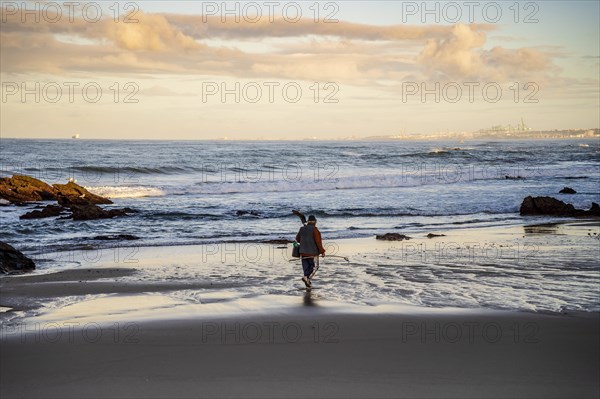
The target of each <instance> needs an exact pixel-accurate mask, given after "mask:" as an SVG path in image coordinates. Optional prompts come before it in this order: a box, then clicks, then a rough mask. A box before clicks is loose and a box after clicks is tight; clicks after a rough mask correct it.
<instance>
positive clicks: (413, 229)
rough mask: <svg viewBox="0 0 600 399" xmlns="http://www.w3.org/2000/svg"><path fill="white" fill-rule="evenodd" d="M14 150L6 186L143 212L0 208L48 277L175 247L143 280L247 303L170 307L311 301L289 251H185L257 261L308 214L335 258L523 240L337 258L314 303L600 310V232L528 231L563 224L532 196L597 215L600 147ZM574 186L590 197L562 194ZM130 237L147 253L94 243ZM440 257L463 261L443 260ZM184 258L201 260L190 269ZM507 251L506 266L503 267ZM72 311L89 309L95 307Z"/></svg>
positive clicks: (9, 232)
mask: <svg viewBox="0 0 600 399" xmlns="http://www.w3.org/2000/svg"><path fill="white" fill-rule="evenodd" d="M0 152H1V170H0V173H1V174H2V176H10V175H12V174H14V173H21V174H27V175H30V176H34V177H37V178H40V179H42V180H44V181H46V182H48V183H65V182H66V181H67V180H68V179H70V178H71V179H75V180H76V181H77V183H79V184H81V185H82V186H85V187H86V188H88V189H89V190H90V191H92V192H94V193H97V194H100V195H104V196H108V197H110V198H112V199H113V201H114V205H112V206H113V207H131V208H134V209H136V210H137V211H138V212H137V213H135V214H132V215H131V216H128V217H123V218H115V219H107V220H93V221H73V220H68V219H60V218H48V219H37V220H35V219H34V220H20V219H19V216H20V215H22V214H24V213H25V212H27V211H29V210H31V209H33V208H34V207H36V206H39V205H36V204H31V205H27V206H12V205H8V206H0V220H1V226H0V236H1V239H2V240H3V241H6V242H9V243H10V244H11V245H13V246H15V247H17V248H18V249H20V250H22V251H24V252H25V253H26V254H28V255H30V256H33V257H34V259H36V263H37V264H38V266H39V269H40V271H41V272H48V271H52V270H57V269H59V268H65V267H73V266H75V267H77V266H78V265H84V266H85V265H89V264H90V263H94V262H95V260H94V259H93V258H94V257H95V256H96V254H97V253H98V252H99V250H100V252H101V255H102V256H103V257H104V258H103V259H104V262H105V263H106V259H107V258H110V259H109V260H108V263H111V262H113V260H112V258H113V257H115V256H117V255H116V254H118V256H119V261H121V260H123V259H124V258H125V257H127V256H129V255H134V257H135V251H134V250H135V249H136V247H145V246H146V247H158V246H165V247H167V248H173V251H174V252H173V257H172V259H170V258H164V254H165V252H164V250H162V249H160V248H153V249H152V250H159V255H158V256H159V258H160V261H158V262H156V261H154V260H152V259H151V258H148V259H146V260H144V261H143V262H141V263H140V264H139V265H137V266H136V267H140V265H141V267H142V271H143V273H142V274H141V275H140V274H138V275H135V276H134V277H132V278H131V279H132V281H142V280H148V281H152V280H157V281H166V280H169V281H180V282H181V283H183V284H186V283H188V282H190V281H205V280H206V279H208V280H210V281H214V282H216V283H222V282H227V284H230V285H231V284H233V285H235V287H236V288H235V290H233V291H232V292H234V294H231V292H228V291H227V290H225V291H223V290H219V289H218V288H215V290H214V291H215V292H208V293H207V292H206V290H203V291H197V290H191V291H190V290H183V291H175V292H173V293H171V294H169V295H171V296H173V297H174V298H175V299H177V300H185V301H187V302H190V301H191V302H194V301H195V302H197V303H205V302H206V301H209V302H210V301H214V300H217V299H215V298H221V297H224V298H225V299H218V300H223V301H230V300H233V299H236V298H248V297H254V296H258V295H264V294H269V295H298V291H297V289H298V286H299V285H301V283H300V280H299V277H298V276H300V266H299V265H298V264H294V263H290V262H288V261H287V259H286V258H287V257H288V256H287V251H288V250H287V249H281V248H275V247H273V250H274V251H279V252H277V253H278V257H272V258H269V260H268V261H267V262H264V261H259V262H253V261H249V262H246V259H244V261H243V262H240V261H237V260H236V259H235V257H234V259H231V256H229V257H228V258H227V259H224V260H219V259H217V261H214V259H213V260H212V261H210V259H208V260H209V261H200V262H198V261H197V259H198V256H199V255H198V253H196V252H197V250H195V249H194V247H188V246H187V245H190V244H210V245H207V246H205V247H206V248H216V247H220V248H221V249H223V248H225V247H224V245H226V244H227V243H237V245H238V246H239V248H245V247H244V245H249V244H252V243H256V242H262V241H265V240H269V239H277V238H287V239H293V238H294V236H295V233H296V232H297V230H298V228H299V226H300V222H299V220H298V218H297V217H296V216H294V215H292V214H291V210H292V209H299V210H301V211H303V212H305V213H306V214H307V215H308V214H314V215H316V217H317V218H318V220H319V222H318V225H319V228H320V230H321V231H322V234H323V237H324V240H325V243H326V244H327V245H329V244H335V243H336V242H340V243H342V242H343V240H342V241H340V239H344V238H360V237H372V236H373V235H375V234H381V233H386V232H399V233H404V234H407V235H411V236H413V237H423V236H425V235H426V234H427V233H429V232H437V233H446V234H447V235H448V236H451V237H452V236H453V235H452V232H453V231H454V232H456V234H455V235H454V237H457V236H462V237H465V236H469V234H468V232H474V233H472V234H471V236H473V237H474V239H475V240H477V231H479V230H478V228H481V227H491V226H502V227H504V228H505V230H506V231H513V233H514V232H515V231H518V233H517V234H513V235H512V236H510V237H509V238H508V239H500V241H498V242H487V241H486V242H483V241H481V242H479V243H478V245H479V249H478V250H479V252H478V255H477V256H475V257H471V256H470V255H469V254H471V253H472V250H473V248H470V247H469V244H467V245H466V246H465V245H464V243H463V244H459V246H462V248H460V249H459V250H456V248H455V247H452V245H456V243H450V244H448V243H445V242H444V241H436V240H431V241H427V243H426V245H427V248H423V249H422V250H421V249H419V250H417V251H415V248H414V247H410V245H413V244H412V243H413V242H414V241H410V242H409V243H404V242H403V243H394V244H391V245H389V246H386V247H384V248H383V249H382V250H377V251H373V250H372V249H371V250H368V249H367V250H366V251H363V252H361V253H360V256H356V257H355V258H353V259H351V260H350V262H349V263H346V262H344V261H343V260H341V259H339V258H326V260H323V261H322V262H323V266H322V267H323V270H322V271H321V272H320V273H319V277H318V279H317V280H318V281H317V282H316V284H318V286H319V287H320V288H321V291H319V290H315V293H314V294H313V299H316V300H318V299H319V298H321V299H323V300H337V301H341V302H348V303H355V304H361V305H365V304H366V305H368V304H378V303H379V304H381V303H405V304H413V305H419V306H429V307H445V306H453V307H478V308H482V307H483V308H500V309H517V310H526V311H549V312H561V311H564V310H583V311H600V297H599V296H598V285H599V284H600V278H599V277H598V276H599V274H598V273H599V272H600V266H599V264H598V257H599V256H600V243H599V241H598V239H597V237H594V236H590V234H598V228H597V226H595V227H590V228H587V227H583V228H576V231H577V234H566V233H565V232H567V230H569V227H560V228H557V227H556V226H554V227H552V226H551V225H547V226H546V227H540V228H538V227H527V226H528V225H540V224H544V223H551V222H554V221H559V220H561V218H550V217H521V216H519V206H520V204H521V202H522V200H523V198H524V197H525V196H528V195H533V196H542V195H548V196H553V197H556V198H559V199H562V200H564V201H566V202H569V203H572V204H574V205H575V206H576V207H579V208H586V209H587V208H589V207H590V206H591V203H592V202H598V203H600V173H599V172H600V143H599V141H598V140H570V141H519V142H506V141H500V142H489V141H486V142H477V141H472V142H466V143H456V142H448V143H443V142H242V141H239V142H236V141H195V142H193V141H189V142H185V141H103V140H10V139H2V140H0ZM564 186H569V187H572V188H574V189H575V190H577V192H578V193H577V194H576V195H562V194H558V191H559V190H560V189H561V188H563V187H564ZM107 207H110V206H107ZM515 229H516V230H515ZM577 229H579V230H577ZM540 233H542V234H540ZM118 234H131V235H135V236H137V237H139V239H138V240H134V241H126V240H98V239H95V237H97V236H100V235H105V236H106V235H118ZM473 237H472V238H473ZM442 240H443V239H442ZM434 241H435V242H434ZM343 245H344V244H342V249H340V251H341V252H343ZM346 245H348V244H346ZM406 245H408V246H406ZM439 245H446V246H447V247H448V248H450V249H449V250H448V251H446V252H444V251H440V248H438V246H439ZM121 247H126V248H121ZM205 247H200V248H205ZM182 248H190V251H191V252H190V253H189V257H188V256H187V255H186V251H185V250H183V249H182ZM453 248H454V249H453ZM254 249H255V248H253V249H251V251H252V250H254ZM88 250H90V251H88ZM128 250H131V251H133V252H128ZM102 251H104V252H102ZM161 251H162V252H161ZM206 251H208V250H206ZM482 251H483V252H482ZM499 251H500V252H502V251H504V254H505V255H504V256H502V255H501V256H498V254H499V253H500V252H499ZM341 252H340V254H342V255H343V253H341ZM88 253H90V254H91V255H89V256H88V255H86V254H88ZM150 253H152V252H150ZM167 253H168V249H167ZM330 253H331V252H330ZM440 253H442V255H444V256H442V257H440V256H439V255H440ZM65 254H67V255H66V256H65ZM465 254H467V256H465ZM506 254H508V255H506ZM200 255H202V254H200ZM211 255H212V253H211ZM238 255H239V254H238ZM145 256H148V255H145ZM215 256H216V255H215ZM121 258H123V259H121ZM115 259H116V258H115ZM194 259H195V260H194ZM114 262H116V260H114ZM125 266H128V265H125ZM293 276H296V277H298V278H293ZM230 291H231V290H230ZM230 294H231V295H230ZM207 295H208V296H207ZM210 295H213V296H215V298H213V297H211V296H210ZM207 298H208V299H207ZM232 298H233V299H232ZM71 300H72V301H73V303H78V302H80V301H81V300H82V298H79V297H73V298H71ZM46 305H47V304H46Z"/></svg>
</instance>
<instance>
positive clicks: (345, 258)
mask: <svg viewBox="0 0 600 399" xmlns="http://www.w3.org/2000/svg"><path fill="white" fill-rule="evenodd" d="M318 257H319V255H314V256H302V257H300V258H292V259H288V262H295V261H297V260H302V258H318ZM324 258H341V259H344V260H345V261H346V262H350V259H349V258H348V257H346V256H340V255H327V256H324Z"/></svg>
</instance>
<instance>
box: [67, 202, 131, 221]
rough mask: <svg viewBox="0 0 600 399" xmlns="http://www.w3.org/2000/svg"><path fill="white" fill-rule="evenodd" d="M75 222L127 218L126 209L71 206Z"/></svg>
mask: <svg viewBox="0 0 600 399" xmlns="http://www.w3.org/2000/svg"><path fill="white" fill-rule="evenodd" d="M69 208H70V209H71V211H72V212H73V214H72V215H71V218H73V220H93V219H110V218H114V217H117V216H127V214H128V213H129V212H128V210H126V209H109V210H106V209H102V208H100V207H99V206H98V205H71V206H70V207H69Z"/></svg>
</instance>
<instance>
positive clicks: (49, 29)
mask: <svg viewBox="0 0 600 399" xmlns="http://www.w3.org/2000/svg"><path fill="white" fill-rule="evenodd" d="M515 3H516V2H512V1H510V2H508V1H507V2H503V1H499V2H471V3H469V2H427V3H426V4H425V7H424V6H423V4H424V3H423V2H421V1H419V2H406V1H404V2H400V1H397V2H395V1H386V2H374V1H350V2H327V1H323V2H313V1H310V2H277V1H273V2H260V1H259V2H226V3H223V2H221V1H219V2H206V1H182V2H174V1H168V2H167V1H151V2H143V1H140V2H120V3H117V4H116V5H115V3H114V2H112V1H111V2H105V3H101V2H81V3H80V5H79V6H76V7H75V6H68V5H65V3H63V2H57V3H53V2H28V3H26V4H27V6H26V8H24V7H23V3H22V2H21V1H19V2H11V1H2V22H1V30H0V51H1V54H0V55H1V57H0V67H1V73H0V78H1V80H2V102H1V103H0V107H1V122H0V128H1V131H0V135H1V137H23V138H25V137H43V138H62V137H70V136H71V135H72V134H75V133H79V134H80V135H81V136H82V137H84V138H106V139H112V138H126V139H215V138H223V137H227V138H230V139H254V138H262V139H291V138H297V139H302V138H311V137H317V138H322V139H335V138H344V137H350V136H355V137H366V136H374V135H397V134H429V133H433V132H447V131H454V132H469V131H474V130H478V129H480V128H486V127H490V126H493V125H507V124H516V123H518V122H519V121H520V119H521V117H523V118H524V120H525V123H526V124H527V125H528V126H530V127H531V128H534V129H554V128H559V129H560V128H596V127H598V126H599V125H600V122H599V111H598V109H599V106H600V104H599V95H600V94H599V93H600V92H599V80H598V76H599V75H600V71H599V70H600V58H599V54H598V51H599V50H598V49H599V39H598V38H599V36H600V33H599V28H598V25H599V24H598V16H599V12H600V11H599V3H598V2H597V1H563V2H561V1H537V2H525V1H523V2H518V3H516V5H515Z"/></svg>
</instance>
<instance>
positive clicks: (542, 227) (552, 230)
mask: <svg viewBox="0 0 600 399" xmlns="http://www.w3.org/2000/svg"><path fill="white" fill-rule="evenodd" d="M523 230H524V231H525V234H561V233H559V230H560V225H558V224H556V223H547V224H535V225H531V226H523Z"/></svg>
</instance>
